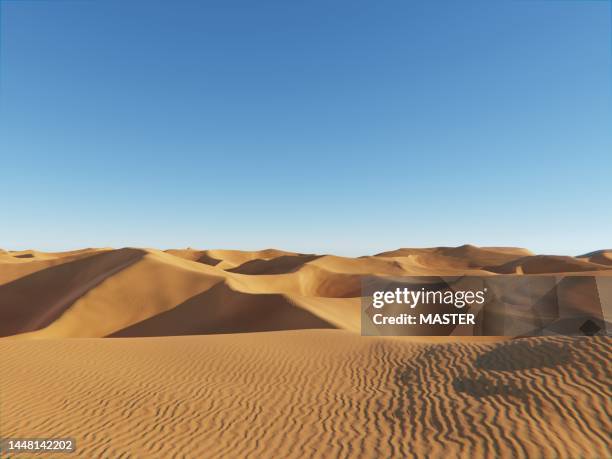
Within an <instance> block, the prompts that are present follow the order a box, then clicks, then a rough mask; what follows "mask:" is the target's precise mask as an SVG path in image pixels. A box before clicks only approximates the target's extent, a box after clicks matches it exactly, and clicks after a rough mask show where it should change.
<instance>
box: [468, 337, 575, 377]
mask: <svg viewBox="0 0 612 459" xmlns="http://www.w3.org/2000/svg"><path fill="white" fill-rule="evenodd" d="M570 360H571V353H570V351H569V349H568V348H567V347H566V346H561V345H557V344H553V343H531V342H529V341H515V342H511V343H508V344H503V345H500V346H498V347H496V348H495V349H492V350H490V351H489V352H486V353H484V354H482V355H480V356H479V357H478V358H477V359H476V361H475V365H476V368H479V369H482V370H497V371H517V370H526V369H530V368H550V367H554V366H557V365H565V364H567V363H569V362H570Z"/></svg>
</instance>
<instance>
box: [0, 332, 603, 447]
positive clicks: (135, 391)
mask: <svg viewBox="0 0 612 459" xmlns="http://www.w3.org/2000/svg"><path fill="white" fill-rule="evenodd" d="M611 357H612V342H611V341H610V338H606V337H599V338H595V337H594V338H582V339H580V338H531V339H524V340H518V341H510V342H501V343H486V342H482V343H472V344H466V343H464V344H462V343H446V344H423V343H416V342H414V343H412V342H407V341H402V340H394V339H383V338H362V337H360V336H358V335H355V334H352V333H349V332H344V331H340V330H328V331H324V330H311V331H293V332H274V333H257V334H237V335H216V336H199V337H198V336H193V337H174V338H138V339H130V338H126V339H82V340H44V341H14V340H10V341H4V342H2V341H0V365H1V367H2V369H3V376H4V377H3V378H1V379H0V393H1V394H2V402H3V403H2V406H1V409H2V413H3V417H2V425H1V428H2V431H3V435H5V436H23V437H28V436H38V435H40V433H41V432H45V434H46V435H57V436H65V435H67V433H69V434H70V435H72V436H74V437H75V438H76V439H77V448H78V453H79V454H78V456H79V457H83V458H96V457H143V458H145V457H146V458H160V459H161V458H168V457H187V458H200V457H207V458H242V457H257V458H278V457H285V458H303V457H330V458H332V457H401V458H404V457H422V458H434V459H435V458H450V457H453V458H454V457H464V458H475V457H500V458H527V457H530V458H552V457H554V458H579V457H580V458H606V457H610V454H611V450H610V437H609V433H610V431H611V430H612V423H611V421H610V417H609V414H610V412H611V410H612V403H611V400H612V398H611V397H610V389H609V387H610V383H612V375H611V373H610V366H609V361H610V358H611ZM7 375H8V377H7ZM43 394H44V395H43Z"/></svg>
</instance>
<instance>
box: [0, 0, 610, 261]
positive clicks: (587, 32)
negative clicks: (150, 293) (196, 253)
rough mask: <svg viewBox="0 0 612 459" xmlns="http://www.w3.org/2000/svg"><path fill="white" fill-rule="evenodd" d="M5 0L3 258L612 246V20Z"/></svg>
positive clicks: (590, 10)
mask: <svg viewBox="0 0 612 459" xmlns="http://www.w3.org/2000/svg"><path fill="white" fill-rule="evenodd" d="M0 3H1V50H0V52H1V54H0V66H1V67H0V247H3V248H6V249H21V248H38V249H43V250H56V249H70V248H78V247H84V246H115V247H118V246H126V245H130V246H148V247H151V246H152V247H157V248H168V247H185V246H193V247H201V248H241V249H257V248H264V247H270V246H273V247H279V248H285V249H288V250H297V251H307V252H311V251H312V252H333V253H339V254H350V255H353V254H366V253H373V252H378V251H382V250H386V249H392V248H396V247H401V246H431V245H459V244H463V243H474V244H478V245H518V246H526V247H528V248H531V249H532V250H534V251H537V252H543V253H564V254H579V253H581V252H586V251H590V250H594V249H598V248H608V247H610V246H612V95H611V86H612V85H611V83H612V73H611V61H612V52H611V41H612V40H611V36H610V19H611V14H610V2H606V1H571V0H570V1H553V0H550V1H549V0H539V1H538V0H535V1H530V0H523V1H512V0H508V1H503V0H499V1H491V0H483V1H456V0H451V1H431V0H427V1H425V0H423V1H384V2H380V1H356V0H350V1H329V0H318V1H308V2H305V1H297V0H296V1H291V0H278V1H268V0H262V1H251V0H244V1H234V0H218V1H204V0H202V1H196V0H194V1H188V0H175V1H155V0H146V1H144V0H143V1H137V0H116V1H114V0H103V1H102V0H99V1H94V0H92V1H87V0H73V1H65V0H56V1H53V0H38V1H23V0H0Z"/></svg>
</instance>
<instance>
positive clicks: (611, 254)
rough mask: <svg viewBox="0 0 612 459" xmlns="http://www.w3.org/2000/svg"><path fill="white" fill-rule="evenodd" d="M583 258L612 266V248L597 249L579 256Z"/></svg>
mask: <svg viewBox="0 0 612 459" xmlns="http://www.w3.org/2000/svg"><path fill="white" fill-rule="evenodd" d="M578 258H579V259H581V260H586V261H590V262H591V263H597V264H600V265H606V266H612V249H610V250H597V251H595V252H591V253H587V254H585V255H581V256H579V257H578Z"/></svg>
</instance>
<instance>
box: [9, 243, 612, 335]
mask: <svg viewBox="0 0 612 459" xmlns="http://www.w3.org/2000/svg"><path fill="white" fill-rule="evenodd" d="M609 256H610V251H598V252H593V253H590V254H586V255H583V256H580V257H576V258H573V257H560V256H552V255H533V254H531V252H529V251H528V250H525V249H518V248H508V247H484V248H479V247H475V246H472V245H464V246H460V247H436V248H425V249H419V248H402V249H398V250H394V251H390V252H384V253H380V254H377V255H375V256H363V257H359V258H349V257H339V256H334V255H315V254H300V253H294V252H287V251H282V250H276V249H266V250H260V251H253V252H248V251H239V250H195V249H179V250H167V251H165V252H162V251H159V250H154V249H136V248H124V249H119V250H112V249H83V250H78V251H72V252H65V253H42V252H36V251H32V250H28V251H21V252H6V251H4V252H2V253H0V318H1V319H2V320H1V321H0V336H15V335H16V336H18V337H24V338H35V337H38V338H62V337H104V336H158V335H163V336H167V335H184V334H214V333H239V332H257V331H271V330H286V329H299V328H327V327H334V328H340V329H345V330H350V331H358V330H359V320H360V315H359V314H360V310H359V305H360V295H361V279H362V276H364V275H379V276H406V275H451V276H452V275H466V274H468V275H497V274H513V275H530V274H534V275H535V274H547V273H555V274H559V273H582V274H598V275H612V264H606V263H607V260H608V259H609Z"/></svg>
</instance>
